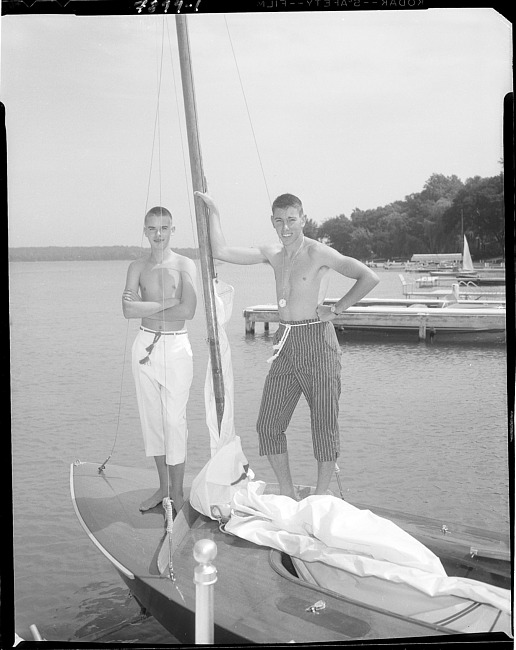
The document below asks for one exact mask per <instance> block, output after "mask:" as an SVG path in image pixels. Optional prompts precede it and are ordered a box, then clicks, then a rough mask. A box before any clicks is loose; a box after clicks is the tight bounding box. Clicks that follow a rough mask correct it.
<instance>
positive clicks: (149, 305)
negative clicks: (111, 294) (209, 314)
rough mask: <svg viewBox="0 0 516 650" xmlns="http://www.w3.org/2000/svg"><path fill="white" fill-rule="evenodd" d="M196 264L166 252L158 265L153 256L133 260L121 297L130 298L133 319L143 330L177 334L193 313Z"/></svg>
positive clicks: (171, 252)
mask: <svg viewBox="0 0 516 650" xmlns="http://www.w3.org/2000/svg"><path fill="white" fill-rule="evenodd" d="M195 274H196V269H195V263H194V262H193V260H191V259H189V258H187V257H184V256H183V255H179V254H177V253H174V252H173V251H167V253H166V254H165V255H164V259H163V261H161V262H156V261H155V260H154V259H152V256H147V257H144V258H142V259H139V260H135V261H134V262H132V264H131V265H130V267H129V270H128V273H127V283H126V287H125V291H124V295H125V296H126V297H127V296H130V297H131V302H132V307H133V309H134V310H138V311H135V312H134V316H135V317H141V324H142V326H143V327H146V328H148V329H152V330H161V331H176V330H181V329H183V328H184V326H185V320H186V319H189V318H191V317H192V315H193V313H192V315H190V314H189V313H187V312H186V311H185V310H187V311H188V307H190V310H192V311H193V312H194V311H195V300H196V298H195Z"/></svg>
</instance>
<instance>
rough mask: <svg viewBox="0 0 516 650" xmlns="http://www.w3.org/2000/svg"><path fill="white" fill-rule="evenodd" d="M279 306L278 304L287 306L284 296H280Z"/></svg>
mask: <svg viewBox="0 0 516 650" xmlns="http://www.w3.org/2000/svg"><path fill="white" fill-rule="evenodd" d="M279 306H280V307H286V306H287V301H286V300H285V298H282V299H281V300H280V301H279Z"/></svg>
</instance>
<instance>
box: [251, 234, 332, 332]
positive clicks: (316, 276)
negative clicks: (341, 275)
mask: <svg viewBox="0 0 516 650" xmlns="http://www.w3.org/2000/svg"><path fill="white" fill-rule="evenodd" d="M319 246H322V244H319V242H316V241H314V240H313V239H309V238H308V237H304V240H303V242H302V245H301V246H300V247H299V249H298V252H296V253H294V254H293V255H292V257H291V259H290V258H289V256H288V255H287V254H286V252H285V248H284V246H282V245H281V244H278V245H275V246H270V247H264V248H263V249H262V251H263V253H264V255H265V256H266V257H267V260H268V262H269V263H270V265H271V266H272V268H273V269H274V275H275V278H276V297H277V301H278V313H279V317H280V319H281V320H284V321H297V320H307V319H312V318H317V316H318V315H317V306H318V305H319V304H320V303H321V302H322V301H323V300H324V298H325V296H326V290H327V287H328V282H329V273H328V272H329V270H330V269H329V267H328V266H326V265H325V264H324V261H323V260H320V259H319V256H318V250H317V249H318V247H319Z"/></svg>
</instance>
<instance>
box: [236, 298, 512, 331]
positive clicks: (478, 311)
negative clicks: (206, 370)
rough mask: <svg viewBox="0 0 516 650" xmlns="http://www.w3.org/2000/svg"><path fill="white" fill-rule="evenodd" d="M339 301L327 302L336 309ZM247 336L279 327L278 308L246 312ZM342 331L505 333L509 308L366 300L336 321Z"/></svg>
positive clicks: (493, 304) (465, 302) (433, 301)
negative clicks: (271, 326) (261, 328)
mask: <svg viewBox="0 0 516 650" xmlns="http://www.w3.org/2000/svg"><path fill="white" fill-rule="evenodd" d="M336 302H337V299H328V300H325V301H324V304H325V305H332V304H335V303H336ZM243 316H244V319H245V331H246V334H254V333H255V327H256V323H263V324H264V330H265V331H268V329H269V324H270V323H278V322H279V315H278V308H277V305H255V306H253V307H247V308H246V309H244V310H243ZM332 323H333V325H334V326H335V328H336V329H339V330H344V331H345V330H362V331H368V330H369V331H372V330H384V331H397V332H400V331H407V332H410V331H417V333H418V337H419V339H420V340H426V339H427V337H429V338H433V337H434V336H435V334H436V333H437V332H446V333H461V334H465V333H487V332H505V305H502V304H500V301H498V302H496V301H491V303H486V302H485V301H482V303H479V301H477V300H460V301H459V302H456V303H446V302H445V301H443V300H439V299H426V300H425V301H424V303H423V302H418V301H416V300H414V299H408V298H399V299H390V298H383V299H382V298H376V299H374V298H364V299H363V300H361V301H360V302H358V303H357V304H356V305H354V306H353V307H350V308H349V309H347V310H346V311H345V312H343V313H342V314H340V315H339V316H338V317H337V318H335V319H334V320H333V321H332Z"/></svg>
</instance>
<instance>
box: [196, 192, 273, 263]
mask: <svg viewBox="0 0 516 650" xmlns="http://www.w3.org/2000/svg"><path fill="white" fill-rule="evenodd" d="M194 194H195V195H196V196H198V197H199V198H201V199H202V200H203V201H204V203H205V204H206V207H207V208H208V210H209V213H210V215H209V223H210V240H211V249H212V252H213V257H215V258H216V259H218V260H222V261H223V262H231V263H232V264H260V263H263V262H268V261H269V260H268V258H267V257H266V255H265V254H264V253H263V251H262V249H261V248H251V247H249V248H245V247H238V246H228V245H227V244H226V240H225V238H224V233H223V232H222V226H221V224H220V214H219V210H218V208H217V206H216V204H215V201H214V200H213V199H212V198H211V196H209V195H208V194H204V193H203V192H194Z"/></svg>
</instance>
